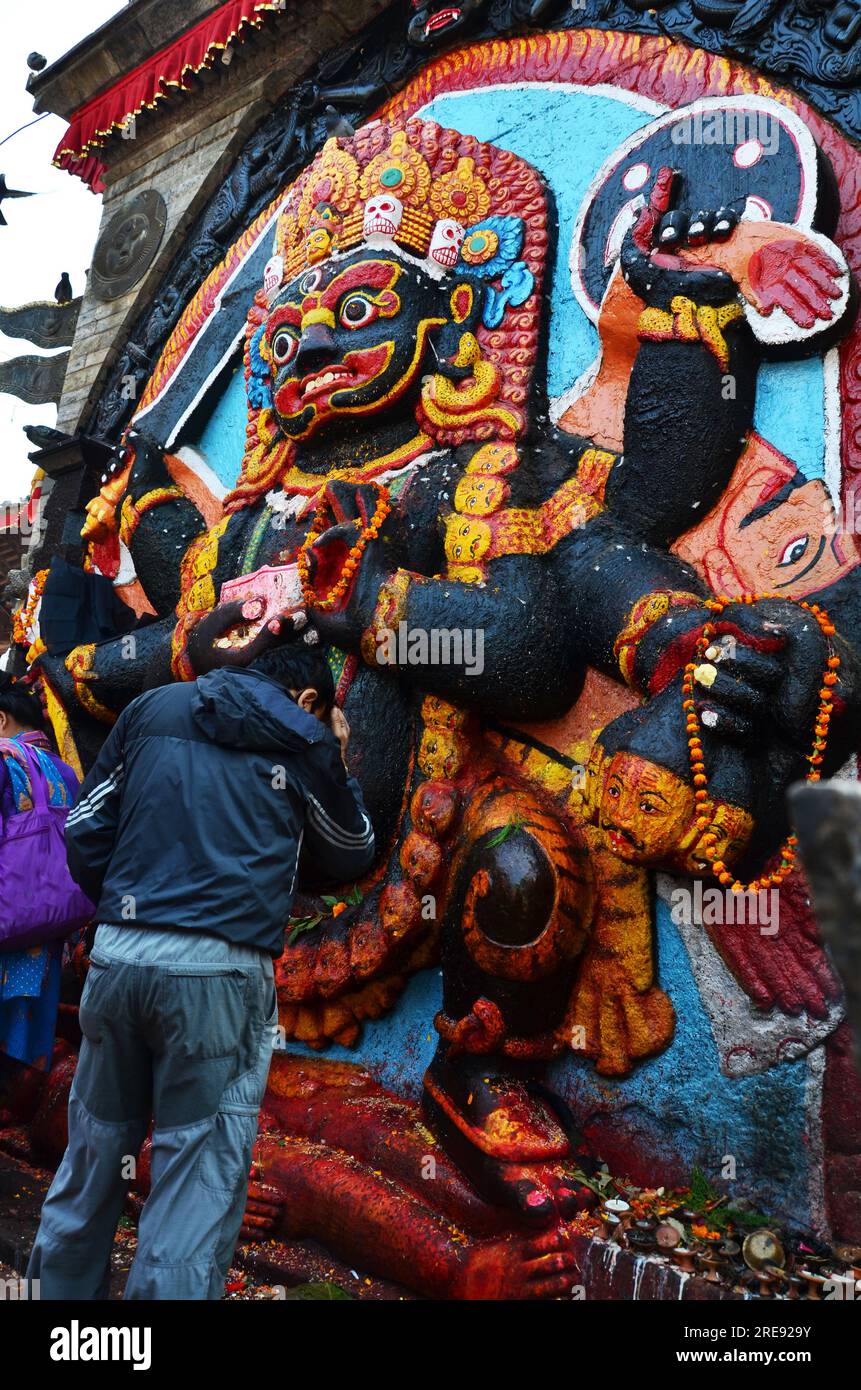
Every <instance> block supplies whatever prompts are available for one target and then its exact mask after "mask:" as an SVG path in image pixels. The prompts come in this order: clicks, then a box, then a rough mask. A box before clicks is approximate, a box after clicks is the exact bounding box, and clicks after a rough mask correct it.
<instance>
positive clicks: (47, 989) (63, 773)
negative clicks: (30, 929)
mask: <svg viewBox="0 0 861 1390" xmlns="http://www.w3.org/2000/svg"><path fill="white" fill-rule="evenodd" d="M25 745H26V746H27V747H28V748H29V749H30V752H31V754H34V755H35V758H36V761H37V762H38V765H39V767H40V769H41V771H42V773H43V774H44V777H45V782H46V785H47V791H48V800H49V803H50V804H51V805H52V806H68V807H72V806H74V804H75V802H76V801H77V799H78V779H77V777H76V776H75V773H74V772H73V771H72V769H71V768H70V767H69V766H68V764H67V763H64V762H63V761H62V760H61V759H60V758H58V757H57V755H56V753H54V752H52V751H51V745H50V743H49V741H48V736H47V734H46V732H45V725H44V720H43V716H42V707H41V705H40V704H39V701H38V699H37V698H36V696H35V695H33V694H31V693H30V692H29V691H27V690H25V689H24V688H23V687H22V686H21V685H20V684H18V683H16V682H15V681H13V680H12V678H11V676H8V675H7V674H6V673H5V672H3V671H0V836H2V835H3V834H5V832H6V826H7V825H8V824H9V821H10V819H11V818H12V817H13V816H16V815H20V814H21V813H22V812H24V811H29V810H30V808H31V806H32V800H31V795H30V771H29V766H28V761H27V758H26V756H25V754H24V746H25ZM33 891H34V893H38V884H35V883H34V885H33ZM62 958H63V942H62V941H51V942H48V943H46V944H45V945H43V946H33V947H31V948H30V949H29V950H24V951H5V952H3V953H2V954H0V1054H5V1055H6V1056H7V1057H12V1058H15V1059H16V1060H17V1061H18V1062H24V1063H26V1064H27V1065H28V1066H31V1067H36V1068H38V1069H39V1070H40V1071H48V1070H49V1069H50V1066H51V1055H52V1053H53V1050H54V1030H55V1027H56V1023H57V1009H58V1005H59V1000H60V971H61V966H62Z"/></svg>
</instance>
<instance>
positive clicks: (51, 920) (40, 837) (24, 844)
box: [0, 739, 94, 951]
mask: <svg viewBox="0 0 861 1390" xmlns="http://www.w3.org/2000/svg"><path fill="white" fill-rule="evenodd" d="M22 754H23V758H22V756H21V755H22ZM0 757H2V758H3V760H4V762H6V761H7V760H11V759H12V758H14V759H15V761H16V762H17V764H18V767H19V768H20V769H23V770H24V771H25V775H26V777H27V781H28V783H29V788H28V790H29V793H30V800H31V801H32V803H33V805H32V810H23V811H18V812H17V813H16V814H15V815H12V816H8V817H6V818H5V819H3V820H2V822H0V951H21V950H26V949H27V948H28V947H30V946H43V945H44V944H45V943H46V942H48V941H56V940H57V939H58V938H59V937H64V936H69V935H70V933H71V932H73V931H76V930H77V928H78V927H82V926H84V924H85V923H86V922H88V921H89V920H90V918H91V917H92V915H93V911H94V908H93V904H92V903H91V902H90V900H89V898H88V897H87V895H86V894H85V893H84V892H82V890H81V889H80V888H79V887H78V885H77V884H76V883H75V881H74V880H73V878H72V876H71V874H70V873H69V868H68V864H67V863H66V842H65V839H64V837H63V830H64V827H65V824H66V817H67V816H68V814H69V812H70V810H71V809H72V808H71V806H52V805H51V804H50V796H49V788H48V783H47V781H46V778H45V774H44V773H43V771H42V769H41V767H40V766H39V760H38V758H37V757H36V754H35V753H34V752H33V750H32V749H31V748H30V747H28V746H27V744H24V743H18V742H17V741H16V742H15V743H14V744H12V742H11V740H6V739H2V740H0ZM25 764H26V766H25ZM10 776H11V771H10Z"/></svg>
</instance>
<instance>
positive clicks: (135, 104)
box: [54, 0, 284, 193]
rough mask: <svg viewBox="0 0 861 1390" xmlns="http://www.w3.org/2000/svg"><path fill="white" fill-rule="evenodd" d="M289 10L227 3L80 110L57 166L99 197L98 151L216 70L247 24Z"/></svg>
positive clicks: (263, 1)
mask: <svg viewBox="0 0 861 1390" xmlns="http://www.w3.org/2000/svg"><path fill="white" fill-rule="evenodd" d="M283 8H284V5H283V2H282V3H280V4H279V2H278V0H227V4H225V5H221V6H219V8H218V9H217V10H214V11H213V12H212V14H209V15H207V16H206V18H205V19H202V20H200V22H199V23H198V24H195V26H194V28H193V29H187V30H186V32H185V33H184V34H180V36H179V38H178V39H174V41H173V43H171V44H168V46H167V48H162V49H161V50H160V51H159V52H158V53H154V54H153V56H152V57H151V58H147V60H146V62H145V63H141V64H140V66H139V67H136V68H134V69H133V70H132V71H131V72H130V73H127V74H126V76H125V77H121V78H120V80H119V81H118V82H115V83H114V85H113V87H109V88H108V90H107V91H105V92H100V93H99V95H98V96H95V97H93V98H92V99H91V100H90V101H88V102H86V103H85V105H83V106H80V107H78V110H77V111H76V112H75V113H74V115H73V116H72V120H71V123H70V125H69V128H68V130H67V131H66V133H65V135H64V136H63V138H62V140H61V141H60V143H59V145H58V146H57V150H56V152H55V154H54V163H55V164H56V165H58V166H59V168H61V169H68V170H69V172H70V173H71V174H77V175H78V177H79V178H82V179H83V180H84V182H85V183H86V184H88V185H89V187H90V188H91V189H92V190H93V192H94V193H101V191H102V189H103V188H104V184H103V183H102V175H103V173H104V165H103V164H102V163H101V162H100V161H99V159H98V158H97V156H96V155H95V153H94V151H96V150H98V149H100V148H101V147H102V145H104V144H105V143H106V141H107V140H109V139H110V137H111V136H112V135H113V134H114V132H115V131H117V130H120V129H121V127H123V126H124V125H125V124H126V122H127V121H128V119H129V117H130V116H138V115H140V113H141V112H142V111H151V110H152V109H153V108H154V107H155V106H157V105H158V103H159V102H160V101H164V100H165V99H166V98H167V97H169V96H170V93H171V89H172V88H176V87H179V88H183V89H185V88H186V87H187V81H186V79H187V78H188V77H189V76H193V75H194V73H196V72H200V70H201V68H207V67H211V66H212V64H213V63H214V62H215V61H216V60H217V58H218V56H219V53H221V52H222V51H223V50H224V49H225V48H226V47H227V45H228V44H229V43H230V41H231V39H236V40H238V42H240V43H241V42H242V39H243V30H244V29H245V28H246V26H248V25H253V26H254V27H255V28H259V27H260V25H261V24H262V23H263V22H264V19H265V17H266V13H267V11H272V10H282V9H283Z"/></svg>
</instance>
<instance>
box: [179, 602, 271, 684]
mask: <svg viewBox="0 0 861 1390" xmlns="http://www.w3.org/2000/svg"><path fill="white" fill-rule="evenodd" d="M255 604H256V605H257V608H256V609H255ZM264 610H265V604H264V603H263V600H262V599H246V600H245V601H244V602H235V603H219V604H218V605H217V606H216V607H215V608H213V610H212V612H211V613H207V615H206V617H205V618H201V620H200V622H199V623H198V624H197V625H196V626H195V628H194V629H193V631H192V634H191V636H190V637H189V640H188V656H189V660H190V661H191V664H192V666H193V667H194V670H195V671H196V673H197V675H199V676H202V675H205V674H206V672H207V671H214V670H217V669H220V668H222V667H225V666H250V665H251V663H252V662H253V661H256V660H257V658H258V657H260V656H262V655H263V653H264V652H267V651H270V650H271V649H272V648H273V647H277V646H280V645H281V643H283V642H288V641H290V640H291V639H292V637H293V636H294V635H295V630H296V629H295V626H294V622H293V619H292V618H291V617H290V615H289V614H286V613H285V614H281V615H280V616H279V617H277V618H270V620H269V621H268V622H267V623H264V624H263V625H262V627H260V629H259V630H258V631H257V632H255V631H254V627H255V624H256V623H257V622H258V621H259V619H260V618H261V617H262V616H263V613H264Z"/></svg>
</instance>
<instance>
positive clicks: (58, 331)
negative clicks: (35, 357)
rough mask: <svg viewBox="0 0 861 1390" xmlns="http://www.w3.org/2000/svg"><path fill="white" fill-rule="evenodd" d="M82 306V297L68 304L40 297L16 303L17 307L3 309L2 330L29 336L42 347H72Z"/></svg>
mask: <svg viewBox="0 0 861 1390" xmlns="http://www.w3.org/2000/svg"><path fill="white" fill-rule="evenodd" d="M80 308H81V301H80V299H73V300H71V301H70V302H69V303H68V304H57V303H56V302H55V301H53V300H40V301H38V302H37V303H35V304H19V305H16V307H15V308H14V309H3V308H0V333H5V334H6V335H7V336H8V337H10V338H26V339H27V341H28V342H30V343H35V344H36V347H40V348H56V347H71V344H72V339H73V338H74V336H75V324H76V323H77V321H78V314H79V312H80Z"/></svg>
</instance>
